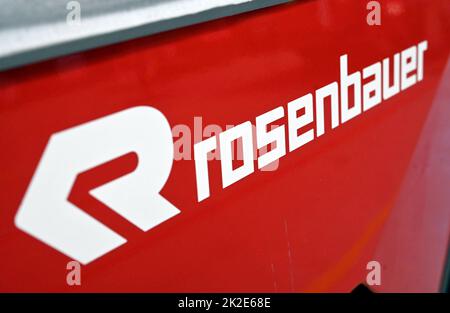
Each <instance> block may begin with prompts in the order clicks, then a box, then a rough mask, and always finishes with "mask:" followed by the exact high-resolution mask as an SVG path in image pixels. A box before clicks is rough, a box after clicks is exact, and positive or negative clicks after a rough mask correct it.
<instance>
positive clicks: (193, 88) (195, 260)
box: [0, 0, 450, 292]
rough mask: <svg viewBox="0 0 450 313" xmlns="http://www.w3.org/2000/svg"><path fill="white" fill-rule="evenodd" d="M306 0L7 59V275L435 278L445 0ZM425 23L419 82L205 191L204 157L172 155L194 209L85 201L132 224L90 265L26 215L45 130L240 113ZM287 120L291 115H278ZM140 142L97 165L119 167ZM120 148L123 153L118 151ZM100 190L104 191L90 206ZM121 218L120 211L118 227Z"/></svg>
mask: <svg viewBox="0 0 450 313" xmlns="http://www.w3.org/2000/svg"><path fill="white" fill-rule="evenodd" d="M381 2H382V25H381V26H368V25H367V23H366V15H367V10H366V2H365V1H299V2H296V3H292V4H287V5H280V6H277V7H274V8H269V9H264V10H260V11H256V12H252V13H247V14H242V15H239V16H236V17H230V18H223V19H220V20H217V21H213V22H208V23H204V24H200V25H197V26H191V27H187V28H184V29H180V30H175V31H171V32H167V33H163V34H159V35H155V36H149V37H146V38H141V39H138V40H133V41H129V42H126V43H122V44H117V45H113V46H109V47H105V48H101V49H96V50H93V51H88V52H84V53H77V54H75V55H71V56H68V57H61V58H58V59H55V60H51V61H48V62H44V63H40V64H36V65H32V66H26V67H23V68H19V69H15V70H11V71H8V72H4V73H1V74H0V132H1V134H2V135H1V137H0V147H1V151H2V153H1V155H0V166H1V173H2V174H1V180H0V204H1V210H0V255H1V257H0V291H67V292H73V291H85V292H88V291H126V292H128V291H130V292H131V291H150V292H155V291H159V292H167V291H192V292H197V291H236V292H240V291H267V292H281V291H288V292H289V291H295V292H302V291H311V292H314V291H344V292H345V291H350V290H352V289H353V288H354V287H355V286H356V285H358V284H359V283H361V282H364V281H365V276H366V273H367V270H366V264H367V262H368V261H370V260H377V261H379V262H380V263H381V264H382V285H381V286H380V287H377V288H376V290H377V291H437V290H438V288H439V283H440V278H441V275H442V269H443V265H444V258H445V253H446V251H447V247H448V237H449V229H450V228H449V226H450V195H449V194H448V186H450V172H449V166H450V157H449V155H450V154H449V153H448V152H449V151H450V147H449V142H450V127H449V125H448V116H450V107H449V105H448V104H449V99H450V95H449V90H450V68H449V67H448V66H446V63H447V61H448V56H449V48H450V42H449V40H448V38H449V30H450V22H449V21H450V7H449V3H448V1H445V0H442V1H438V0H436V1H406V0H391V1H387V0H386V1H381ZM422 40H428V44H429V48H428V51H427V53H426V57H425V78H424V80H423V81H422V82H420V83H418V84H416V85H415V86H414V87H412V88H409V89H408V90H406V91H404V92H401V93H399V94H398V95H396V96H394V97H393V98H391V99H389V100H386V101H383V102H382V103H381V104H380V105H378V106H377V107H375V108H374V109H371V110H370V111H368V112H366V113H365V114H362V115H361V116H359V117H358V118H356V119H353V120H351V121H349V122H348V123H345V124H343V125H342V126H340V127H339V128H337V129H335V130H334V131H333V132H329V131H327V130H329V129H326V133H325V135H324V136H321V137H320V138H318V139H316V140H314V141H313V142H311V143H310V144H307V145H306V146H304V147H302V148H301V149H299V150H296V151H295V152H292V153H289V154H287V155H286V156H285V157H283V158H282V159H281V160H280V163H279V167H278V169H277V170H276V171H273V172H261V171H257V172H256V173H255V174H252V175H250V176H248V177H247V178H245V179H243V180H242V181H240V182H238V183H236V184H234V185H232V186H230V187H228V188H226V189H224V190H222V188H221V181H220V180H221V176H220V164H219V162H218V161H212V162H211V166H210V173H211V174H210V175H211V197H210V198H208V199H206V200H205V201H202V202H200V203H198V202H197V198H196V184H195V168H194V162H193V161H176V162H174V164H173V168H172V172H171V175H170V178H169V180H168V182H167V184H166V185H165V187H164V189H163V191H162V194H163V195H164V196H165V197H166V198H167V199H170V201H171V202H172V203H173V204H174V205H175V206H176V207H178V208H179V209H180V210H181V211H182V213H181V214H179V216H177V217H176V218H173V219H170V220H168V221H167V222H164V223H163V224H161V225H159V226H158V227H156V228H155V229H153V230H150V231H149V232H147V233H145V232H140V231H136V230H137V229H133V227H132V226H130V225H126V226H123V225H122V226H121V225H120V221H117V219H115V217H114V216H111V213H110V212H109V211H108V210H107V209H105V208H101V206H99V207H98V208H97V207H95V205H96V204H95V203H93V202H92V199H88V197H82V196H78V197H76V195H73V194H72V196H75V197H76V199H77V200H76V201H77V203H78V205H79V206H80V207H83V208H86V210H89V213H90V214H92V215H95V217H97V218H98V219H99V220H101V221H102V222H105V223H106V224H108V223H111V224H112V225H117V224H119V225H117V226H116V227H117V228H116V230H118V231H119V229H120V232H121V234H122V235H124V236H125V237H127V238H128V239H129V242H128V243H127V244H125V245H123V246H121V247H120V248H118V249H116V250H114V251H112V252H110V253H108V254H107V255H105V256H103V257H101V258H99V259H98V260H96V261H94V262H92V263H91V264H88V265H87V266H84V267H82V286H79V287H70V286H68V285H67V284H66V273H67V270H66V264H67V262H68V261H69V259H68V258H67V257H66V256H64V255H63V254H61V253H59V252H57V251H56V250H54V249H52V248H50V247H48V246H47V245H45V244H43V243H41V242H40V241H38V240H35V239H34V238H32V237H30V236H28V235H26V234H25V233H23V232H21V231H20V230H18V229H17V228H16V227H15V226H14V222H13V220H14V215H15V214H16V211H17V209H18V207H19V204H20V201H21V199H22V197H23V195H24V192H25V191H26V188H27V186H28V184H29V182H30V179H31V177H32V175H33V173H34V170H35V168H36V165H37V164H38V162H39V159H40V157H41V155H42V152H43V150H44V148H45V146H46V144H47V141H48V139H49V136H50V135H51V134H52V133H54V132H57V131H60V130H63V129H66V128H69V127H72V126H75V125H78V124H81V123H84V122H87V121H90V120H93V119H96V118H99V117H101V116H104V115H107V114H111V113H112V112H117V111H120V110H122V109H125V108H128V107H132V106H137V105H151V106H153V107H155V108H157V109H158V110H160V111H161V112H163V113H164V115H165V116H166V117H167V119H168V120H169V122H170V124H171V125H172V126H173V125H176V124H186V125H189V126H191V127H193V119H194V116H202V117H203V123H204V124H218V125H220V126H222V128H225V126H226V125H229V124H232V125H237V124H239V123H241V122H244V121H246V120H253V119H254V118H255V117H256V116H257V115H259V114H261V113H264V112H266V111H268V110H270V109H273V108H275V107H277V106H279V105H285V104H287V103H288V102H289V101H291V100H293V99H296V98H298V97H300V96H302V95H304V94H307V93H308V92H312V91H314V90H315V89H317V88H320V87H322V86H324V85H326V84H328V83H330V82H332V81H334V80H336V79H337V78H338V77H339V57H340V55H342V54H348V55H349V69H350V70H351V71H355V70H361V69H362V68H364V67H366V66H368V65H370V64H372V63H374V62H377V61H379V60H382V59H383V58H385V57H389V56H392V55H393V54H394V53H397V52H400V51H401V50H403V49H405V48H408V47H410V46H412V45H415V44H417V43H419V42H420V41H422ZM282 122H284V123H285V122H286V121H285V120H282ZM135 162H136V159H135V158H133V157H128V158H124V159H122V160H121V161H117V162H113V163H112V164H111V165H110V166H109V167H108V170H103V171H99V172H98V174H97V175H90V176H89V175H87V174H86V176H85V177H84V180H80V182H79V184H80V185H81V186H79V188H81V189H83V188H85V189H86V188H87V189H89V187H91V186H94V185H95V184H96V183H98V182H101V181H102V180H107V179H108V177H109V178H111V177H116V176H115V175H117V176H120V175H121V174H120V173H123V172H126V171H127V170H128V171H129V170H130V169H132V168H133V166H134V165H135ZM114 164H115V165H114ZM93 206H94V207H93ZM111 227H114V226H111Z"/></svg>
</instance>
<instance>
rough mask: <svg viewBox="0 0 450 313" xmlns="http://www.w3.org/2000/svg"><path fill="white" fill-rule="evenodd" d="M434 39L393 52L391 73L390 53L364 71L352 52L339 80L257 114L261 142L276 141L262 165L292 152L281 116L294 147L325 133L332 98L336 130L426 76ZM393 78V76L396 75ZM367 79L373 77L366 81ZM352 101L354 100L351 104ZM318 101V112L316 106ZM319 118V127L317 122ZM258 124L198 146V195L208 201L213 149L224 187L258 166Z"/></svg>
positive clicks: (345, 58) (243, 126) (261, 144)
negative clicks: (236, 156)
mask: <svg viewBox="0 0 450 313" xmlns="http://www.w3.org/2000/svg"><path fill="white" fill-rule="evenodd" d="M427 49H428V42H427V41H423V42H421V43H419V44H418V45H417V46H412V47H410V48H408V49H405V50H403V51H402V52H401V53H397V54H395V55H394V57H393V66H392V67H393V73H390V67H391V65H390V62H391V59H390V58H385V59H384V60H383V61H382V62H381V61H380V62H376V63H374V64H372V65H369V66H367V67H365V68H364V69H363V70H362V75H361V72H360V71H355V72H353V73H349V70H348V56H347V55H343V56H341V57H340V79H339V83H338V82H337V81H334V82H332V83H330V84H328V85H326V86H324V87H321V88H319V89H317V90H316V91H315V92H314V94H312V93H308V94H307V95H304V96H302V97H300V98H298V99H295V100H293V101H291V102H289V103H288V104H287V107H284V106H279V107H277V108H275V109H273V110H270V111H269V112H266V113H263V114H261V115H259V116H257V117H256V147H257V148H258V149H260V148H264V147H266V146H268V145H270V144H272V145H275V146H276V148H275V149H272V150H270V151H268V152H266V153H264V154H263V155H261V156H259V158H258V162H257V163H258V169H261V168H262V167H264V166H266V165H268V164H270V163H271V162H274V161H276V160H278V159H280V158H281V157H283V156H284V155H286V150H287V148H286V144H285V142H286V127H285V126H283V125H282V126H279V127H277V128H275V129H272V130H270V131H268V130H267V129H268V126H269V125H270V124H271V123H274V122H276V121H279V120H280V119H282V118H283V117H284V116H285V115H286V111H287V133H288V136H287V142H288V146H289V152H292V151H294V150H296V149H298V148H300V147H301V146H303V145H305V144H306V143H308V142H310V141H313V140H314V139H315V138H318V137H320V136H322V135H323V134H324V133H325V118H324V111H325V99H327V98H329V99H330V103H331V105H330V106H331V129H334V128H336V127H338V126H339V125H342V124H343V123H346V122H348V121H350V120H351V119H353V118H355V117H356V116H358V115H360V114H361V113H362V112H365V111H367V110H369V109H371V108H373V107H375V106H376V105H378V104H380V103H381V101H382V99H384V100H386V99H389V98H390V97H392V96H394V95H396V94H397V93H399V92H400V90H402V91H403V90H405V89H407V88H409V87H411V86H413V85H414V84H415V83H417V82H419V81H421V80H423V77H424V54H425V51H426V50H427ZM391 76H392V77H393V79H392V81H390V77H391ZM362 79H370V81H369V82H367V83H365V84H364V85H362ZM351 87H353V90H354V92H353V99H352V100H353V101H350V99H349V90H350V88H351ZM351 102H352V105H350V103H351ZM313 106H315V115H314V110H313V109H314V108H313ZM314 122H315V128H314V127H313V125H312V124H313V123H314ZM308 125H310V126H311V128H310V129H309V130H307V131H304V132H303V133H301V134H298V131H299V130H300V129H301V128H303V127H305V126H308ZM239 139H240V140H241V142H240V144H241V146H242V147H241V148H242V151H243V164H242V165H241V166H239V167H237V168H233V160H232V153H233V152H232V149H231V145H232V144H234V141H236V140H239ZM253 145H254V142H253V137H252V124H251V122H250V121H246V122H244V123H242V124H240V125H237V126H235V127H233V128H231V129H228V130H226V131H224V132H222V133H220V134H219V136H218V138H217V136H214V137H210V138H208V139H206V140H203V141H201V142H199V143H197V144H195V145H194V159H195V173H196V179H197V199H198V201H202V200H205V199H206V198H208V197H209V196H210V187H209V171H208V158H207V154H208V153H209V152H213V151H214V150H216V149H217V148H218V146H219V147H220V149H219V150H220V160H221V161H220V162H221V173H222V187H223V188H226V187H228V186H230V185H232V184H234V183H236V182H237V181H239V180H241V179H243V178H244V177H246V176H248V175H250V174H251V173H253V172H254V171H255V166H254V161H253V160H254V155H253V153H254V152H253Z"/></svg>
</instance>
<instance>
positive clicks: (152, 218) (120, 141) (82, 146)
mask: <svg viewBox="0 0 450 313" xmlns="http://www.w3.org/2000/svg"><path fill="white" fill-rule="evenodd" d="M129 152H135V153H136V154H137V156H138V165H137V168H136V169H135V171H133V172H132V173H129V174H127V175H125V176H122V177H120V178H117V179H115V180H112V181H110V182H108V183H107V184H104V185H102V186H100V187H97V188H95V189H93V190H91V191H90V194H91V195H92V196H94V197H95V198H96V199H98V200H99V201H101V202H102V203H104V204H105V205H107V206H108V207H109V208H111V209H112V210H114V211H115V212H117V213H118V214H120V215H121V216H122V217H124V218H125V219H127V220H128V221H130V222H131V223H133V224H134V225H136V226H137V227H139V228H140V229H141V230H143V231H148V230H149V229H151V228H153V227H155V226H156V225H158V224H160V223H162V222H164V221H166V220H167V219H169V218H171V217H173V216H175V215H176V214H178V213H179V212H180V211H179V210H178V209H177V208H176V207H174V206H173V205H172V204H171V203H169V202H168V201H167V200H166V199H164V198H163V197H162V196H161V195H160V194H159V192H160V191H161V189H162V187H163V186H164V184H165V183H166V181H167V179H168V177H169V174H170V170H171V168H172V162H173V141H172V133H171V129H170V126H169V123H168V121H167V120H166V118H165V117H164V115H163V114H162V113H161V112H159V111H158V110H156V109H154V108H151V107H147V106H141V107H134V108H131V109H126V110H124V111H121V112H118V113H114V114H111V115H108V116H106V117H102V118H99V119H97V120H94V121H91V122H88V123H85V124H82V125H79V126H76V127H73V128H70V129H67V130H64V131H61V132H58V133H55V134H53V135H52V136H51V137H50V140H49V142H48V144H47V147H46V148H45V151H44V153H43V155H42V158H41V160H40V162H39V165H38V167H37V169H36V172H35V174H34V176H33V178H32V180H31V183H30V185H29V186H28V190H27V192H26V194H25V196H24V199H23V201H22V203H21V206H20V208H19V210H18V212H17V214H16V217H15V224H16V226H17V227H18V228H19V229H21V230H23V231H24V232H26V233H28V234H30V235H32V236H34V237H36V238H37V239H39V240H41V241H43V242H44V243H46V244H48V245H50V246H52V247H53V248H55V249H56V250H58V251H60V252H62V253H64V254H66V255H67V256H69V257H70V258H72V259H75V260H77V261H79V262H81V263H83V264H87V263H89V262H91V261H93V260H95V259H97V258H99V257H100V256H102V255H103V254H105V253H108V252H109V251H111V250H113V249H115V248H117V247H119V246H120V245H122V244H124V243H125V242H126V239H125V238H123V237H122V236H120V235H119V234H117V233H116V232H114V231H112V230H111V229H109V228H108V227H106V226H105V225H103V224H102V223H100V222H99V221H97V220H96V219H94V218H93V217H91V216H90V215H88V214H87V213H85V212H84V211H82V210H81V209H80V208H78V207H76V206H75V205H74V204H72V203H70V202H69V201H68V200H67V198H68V196H69V194H70V191H71V189H72V187H73V185H74V183H75V181H76V178H77V175H78V174H79V173H81V172H84V171H86V170H88V169H91V168H94V167H96V166H98V165H100V164H103V163H105V162H107V161H110V160H113V159H115V158H117V157H120V156H122V155H124V154H127V153H129Z"/></svg>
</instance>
